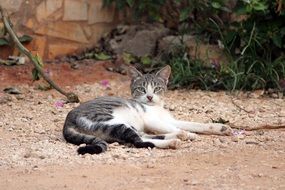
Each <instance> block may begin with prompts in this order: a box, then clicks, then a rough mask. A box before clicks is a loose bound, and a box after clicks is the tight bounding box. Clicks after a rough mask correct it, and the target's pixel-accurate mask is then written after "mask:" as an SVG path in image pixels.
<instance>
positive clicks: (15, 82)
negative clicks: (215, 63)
mask: <svg viewBox="0 0 285 190" xmlns="http://www.w3.org/2000/svg"><path fill="white" fill-rule="evenodd" d="M104 65H105V64H104V63H94V62H93V61H88V60H87V61H82V62H80V63H79V68H78V69H76V70H74V69H71V68H70V66H69V64H47V65H46V67H47V69H48V72H49V73H50V75H51V76H52V77H53V78H54V79H55V81H57V82H58V83H59V84H60V85H61V86H63V87H64V88H65V89H67V90H69V91H74V92H75V93H77V94H78V95H79V97H80V99H81V101H86V100H90V99H92V98H95V97H97V96H101V95H116V96H122V97H129V96H130V95H129V90H128V85H129V79H128V77H127V76H123V75H120V74H117V73H111V72H108V71H106V70H105V69H104ZM31 69H32V67H31V66H29V65H28V64H27V65H24V66H13V67H4V66H0V150H1V155H0V189H5V190H6V189H7V190H8V189H31V190H33V189H35V190H36V189H42V190H44V189H197V190H198V189H199V190H200V189H250V190H252V189H264V190H265V189H266V190H267V189H280V190H281V189H285V138H284V137H285V129H284V127H285V101H284V99H277V98H276V99H274V98H268V97H266V96H263V95H262V91H256V92H250V93H242V92H241V93H239V94H237V95H232V94H229V93H228V92H204V91H189V90H175V91H169V92H168V93H167V94H166V97H165V101H166V106H167V108H168V109H169V110H170V111H171V112H172V113H173V114H174V115H175V116H176V117H177V118H179V119H185V120H191V121H197V122H211V121H212V119H213V120H218V119H219V118H222V119H224V120H228V121H229V123H230V125H231V126H233V127H234V128H235V132H234V133H233V135H232V136H215V135H212V136H210V135H200V136H199V137H200V138H199V139H197V140H194V141H188V142H184V143H183V144H182V145H181V147H180V148H179V149H176V150H171V149H170V150H161V149H156V148H155V149H135V148H132V147H126V146H122V145H118V144H117V143H114V144H111V145H110V146H109V150H108V151H107V152H106V153H103V154H100V155H83V156H81V155H77V153H76V149H77V147H76V146H74V145H71V144H67V143H66V142H65V141H64V139H63V137H62V133H61V131H62V127H63V123H64V120H65V117H66V115H67V113H68V112H69V111H70V110H71V109H72V108H73V107H75V106H77V105H78V104H75V103H74V104H62V100H64V97H62V96H61V95H60V94H58V93H57V92H56V91H54V90H49V91H41V90H38V89H37V85H38V84H39V83H41V81H40V82H33V81H32V80H31V74H30V73H31ZM102 81H104V82H102ZM106 81H107V82H106ZM106 83H107V84H106ZM108 83H109V84H108ZM7 87H16V88H18V89H19V90H20V92H21V94H19V95H10V94H6V93H4V92H3V89H4V88H7ZM265 128H275V129H265ZM244 129H246V130H244ZM252 129H256V130H252ZM257 129H258V130H257Z"/></svg>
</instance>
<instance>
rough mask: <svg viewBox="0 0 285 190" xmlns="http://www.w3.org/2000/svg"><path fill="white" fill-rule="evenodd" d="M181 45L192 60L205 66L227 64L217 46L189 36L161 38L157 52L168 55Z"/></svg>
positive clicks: (221, 50) (222, 52) (225, 58)
mask: <svg viewBox="0 0 285 190" xmlns="http://www.w3.org/2000/svg"><path fill="white" fill-rule="evenodd" d="M181 45H186V47H187V48H188V49H189V55H190V56H191V57H192V58H196V59H201V60H203V61H204V62H205V63H206V64H215V65H214V66H216V67H219V65H221V64H225V63H228V59H227V57H226V55H225V53H224V51H223V49H222V48H220V47H219V45H212V44H207V43H204V42H201V41H199V40H198V39H196V37H195V36H191V35H184V36H166V37H164V38H162V39H161V40H160V41H159V43H158V52H161V53H170V52H173V50H176V49H178V48H177V47H179V46H181Z"/></svg>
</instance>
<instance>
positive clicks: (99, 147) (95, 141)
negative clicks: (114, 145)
mask: <svg viewBox="0 0 285 190" xmlns="http://www.w3.org/2000/svg"><path fill="white" fill-rule="evenodd" d="M63 135H64V138H65V139H66V141H67V142H69V143H72V144H75V145H80V144H83V143H84V144H86V145H85V146H83V147H79V148H78V149H77V152H78V154H86V153H89V154H100V153H102V152H105V151H106V150H107V147H108V145H107V143H106V142H105V141H103V140H101V139H99V138H97V137H95V136H93V135H88V134H84V133H81V132H79V131H77V130H76V129H75V128H73V127H65V128H64V131H63Z"/></svg>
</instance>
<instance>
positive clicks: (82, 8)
mask: <svg viewBox="0 0 285 190" xmlns="http://www.w3.org/2000/svg"><path fill="white" fill-rule="evenodd" d="M87 10H88V5H87V1H77V0H69V1H68V3H64V14H63V20H64V21H79V20H87Z"/></svg>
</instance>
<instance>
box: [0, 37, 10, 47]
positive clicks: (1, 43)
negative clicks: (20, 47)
mask: <svg viewBox="0 0 285 190" xmlns="http://www.w3.org/2000/svg"><path fill="white" fill-rule="evenodd" d="M5 45H9V42H8V41H7V40H6V39H5V38H0V46H5Z"/></svg>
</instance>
